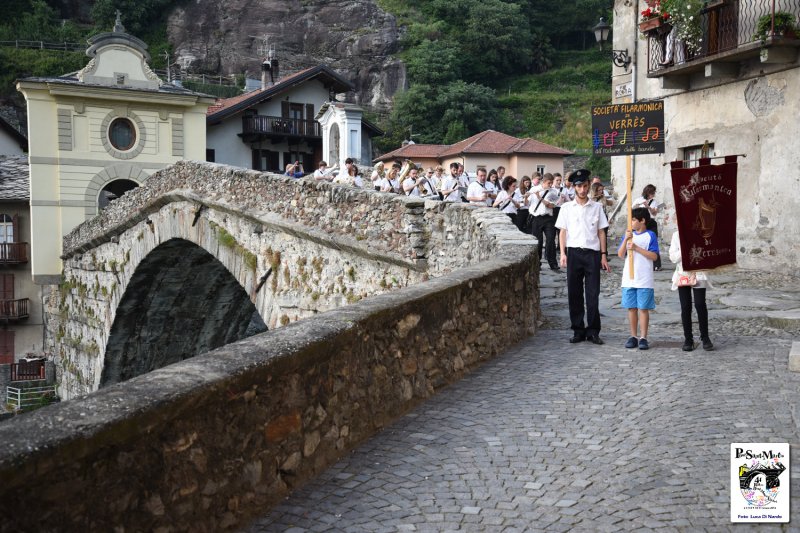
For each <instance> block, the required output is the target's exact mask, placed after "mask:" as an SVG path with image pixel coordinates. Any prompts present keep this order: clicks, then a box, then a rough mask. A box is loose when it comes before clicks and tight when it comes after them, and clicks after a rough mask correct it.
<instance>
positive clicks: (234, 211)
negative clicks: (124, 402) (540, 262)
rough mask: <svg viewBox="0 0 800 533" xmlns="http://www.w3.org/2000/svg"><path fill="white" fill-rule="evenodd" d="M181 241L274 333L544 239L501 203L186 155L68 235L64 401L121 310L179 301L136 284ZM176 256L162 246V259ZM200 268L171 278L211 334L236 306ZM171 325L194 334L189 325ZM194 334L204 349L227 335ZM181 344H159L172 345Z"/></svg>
mask: <svg viewBox="0 0 800 533" xmlns="http://www.w3.org/2000/svg"><path fill="white" fill-rule="evenodd" d="M287 200H288V201H287ZM173 239H179V240H183V241H186V242H190V243H192V244H193V245H196V246H197V247H200V248H201V249H202V250H205V251H206V252H208V254H210V255H211V256H213V258H215V259H216V260H217V261H219V262H220V263H221V264H222V265H224V267H225V269H227V271H228V272H230V274H231V275H232V276H233V278H235V279H236V280H237V281H238V284H239V285H240V286H241V287H242V288H243V289H244V291H245V293H243V294H245V298H248V297H249V299H250V301H252V302H253V304H254V305H255V309H256V310H257V311H258V313H259V314H260V317H261V318H262V319H263V321H264V322H265V323H266V325H267V326H268V327H269V328H270V329H273V328H275V327H278V326H281V325H286V324H288V323H290V322H294V321H297V320H299V319H301V318H306V317H309V316H312V315H314V314H316V313H319V312H323V311H326V310H329V309H334V308H338V307H342V306H344V305H346V304H349V303H353V302H356V301H358V300H360V299H362V298H365V297H368V296H371V295H375V294H381V293H384V292H387V291H390V290H395V289H398V288H401V287H405V286H408V285H412V284H414V283H418V282H421V281H424V280H426V279H429V278H432V277H436V276H440V275H442V274H443V273H446V272H449V271H452V270H454V269H458V268H461V267H464V266H466V265H472V264H476V263H478V262H481V261H485V260H487V259H490V258H492V257H495V256H497V255H498V254H499V253H500V252H501V251H502V250H503V249H505V248H507V247H508V246H511V247H514V246H516V247H521V248H529V247H530V246H531V245H532V244H533V243H534V242H535V241H533V240H532V239H531V238H530V237H528V236H525V235H522V234H520V233H519V232H517V231H516V229H515V228H513V226H511V225H510V224H509V222H508V220H507V218H506V217H505V215H502V214H501V213H498V212H497V211H495V210H490V209H477V208H475V207H473V206H467V205H462V204H443V203H441V202H423V201H420V200H419V199H413V198H407V197H404V196H397V195H389V194H383V193H376V192H374V191H368V190H359V189H353V188H350V187H341V186H335V185H331V184H328V183H318V182H313V181H309V180H293V179H290V178H286V177H284V176H275V175H268V174H263V173H259V172H253V171H248V170H243V169H234V168H232V167H226V166H221V165H213V164H207V163H194V162H181V163H178V164H176V165H174V166H172V167H170V168H167V169H165V170H162V171H160V172H158V173H156V174H154V175H153V176H151V177H150V178H149V179H148V181H147V183H146V184H145V186H143V187H141V188H138V189H135V190H133V191H131V192H129V193H128V194H126V195H125V196H123V197H122V198H120V199H119V200H117V201H115V202H114V203H112V204H111V206H110V207H109V208H108V209H106V210H105V211H103V213H102V214H101V215H99V216H98V217H95V218H94V219H92V220H90V221H88V222H87V223H85V224H83V225H81V226H79V227H78V228H76V230H75V231H73V232H72V233H71V234H70V235H68V236H67V237H66V238H65V242H64V250H65V252H64V260H65V270H64V282H63V283H62V284H61V286H60V287H59V289H58V290H57V291H52V292H51V295H50V298H49V299H48V301H47V306H46V315H47V318H48V320H47V325H46V332H47V335H46V337H47V340H48V348H49V350H50V351H51V352H52V353H54V354H55V355H56V356H57V357H56V361H57V363H58V365H59V378H60V380H59V393H60V394H61V396H62V397H64V398H72V397H76V396H79V395H82V394H86V393H88V392H92V391H94V390H96V389H97V388H98V387H99V386H100V385H101V378H102V374H103V372H104V368H105V367H106V366H107V360H106V357H107V354H108V353H109V351H112V352H113V351H114V349H115V348H113V347H112V349H109V342H110V337H111V336H112V326H113V325H114V324H115V320H117V318H118V309H119V308H120V305H122V308H123V309H125V308H130V307H132V306H133V305H134V304H136V303H137V302H138V301H139V300H141V301H142V305H146V306H147V308H148V309H149V311H150V312H151V313H158V311H159V310H158V309H157V307H158V306H159V305H161V306H164V307H165V310H164V311H165V312H166V311H167V309H166V308H167V307H172V306H174V305H176V304H175V302H174V301H173V300H169V299H166V298H163V299H161V298H154V296H153V294H148V293H146V291H148V290H151V289H150V286H151V285H153V284H155V283H157V282H158V280H157V279H156V278H155V275H153V280H152V281H150V280H141V279H140V280H138V282H137V281H136V280H134V278H133V276H134V275H135V274H136V273H137V272H139V273H140V275H141V272H142V270H143V269H144V268H145V267H142V268H141V269H140V265H142V264H143V261H146V260H147V258H148V257H150V258H152V257H155V256H154V255H151V254H154V251H156V252H157V251H158V250H159V249H160V248H159V247H162V246H163V245H164V244H165V243H168V242H171V240H173ZM501 244H502V245H501ZM162 249H163V248H162ZM171 253H172V254H176V253H182V250H181V249H180V248H177V249H175V250H173V251H172V252H171ZM169 259H170V258H169V256H168V254H167V253H166V252H164V254H163V257H160V258H159V259H158V261H161V262H166V261H168V260H169ZM157 266H158V265H155V266H154V268H153V270H156V269H157ZM200 272H202V271H200V270H195V269H193V268H186V271H185V272H183V273H182V274H181V275H182V279H175V278H176V277H177V276H178V274H174V275H171V277H170V279H169V281H170V283H171V284H172V285H181V286H182V287H184V292H187V291H188V292H191V293H192V294H193V295H194V296H193V297H194V298H195V299H194V300H192V301H191V302H190V304H191V306H193V307H194V308H195V309H196V310H198V314H200V315H202V316H205V317H207V324H205V325H204V326H205V329H206V330H209V329H211V330H213V329H214V327H213V326H214V325H215V324H216V325H221V326H222V325H224V324H225V322H226V321H229V320H230V310H229V308H230V307H234V308H235V307H236V306H237V305H239V304H236V303H235V302H234V303H232V304H231V305H230V306H228V308H220V307H219V306H218V305H217V303H218V300H215V299H214V298H212V296H213V294H212V293H211V291H210V290H209V291H207V292H209V296H208V297H205V298H204V297H202V296H198V295H196V293H198V292H203V291H204V290H205V286H208V285H209V284H211V283H212V282H213V281H214V279H216V278H209V280H208V282H207V283H205V285H204V284H203V282H202V280H200V281H198V280H196V279H193V278H195V277H196V276H198V275H200V274H199V273H200ZM267 272H271V274H270V275H269V278H268V279H265V278H264V276H265V274H266V273H267ZM132 280H134V283H133V285H131V283H132ZM189 287H191V290H189ZM137 291H139V292H141V293H142V294H141V295H138V294H136V293H137ZM125 299H127V300H125ZM145 302H146V303H145ZM209 324H211V325H209ZM136 327H139V326H137V325H136V324H132V325H131V326H130V327H129V329H131V330H132V329H135V328H136ZM173 332H174V334H175V335H176V336H177V335H184V332H183V331H182V330H181V329H178V328H173ZM235 338H240V337H239V336H234V339H235ZM223 340H224V339H223ZM194 341H195V342H196V343H197V346H196V347H195V348H194V352H195V353H197V352H202V351H208V349H210V348H213V347H216V346H219V345H220V344H223V343H224V342H223V341H220V340H219V339H217V340H216V341H214V340H206V339H204V338H198V339H194ZM112 342H113V339H112ZM181 343H182V341H181V340H180V339H168V338H165V339H163V341H162V342H160V344H161V346H162V348H163V349H164V351H167V352H174V351H175V350H172V349H171V347H172V346H176V345H177V344H181ZM191 355H194V353H192V354H191ZM181 358H183V357H178V358H177V359H174V360H180V359H181ZM174 360H169V359H164V360H162V363H163V364H166V363H169V362H174ZM164 361H166V362H164ZM163 364H156V367H158V366H163ZM112 382H113V380H112Z"/></svg>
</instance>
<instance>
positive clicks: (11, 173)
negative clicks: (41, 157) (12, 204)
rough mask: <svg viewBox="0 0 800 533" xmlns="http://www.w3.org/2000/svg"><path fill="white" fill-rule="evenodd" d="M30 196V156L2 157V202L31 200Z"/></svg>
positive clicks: (0, 158) (0, 183)
mask: <svg viewBox="0 0 800 533" xmlns="http://www.w3.org/2000/svg"><path fill="white" fill-rule="evenodd" d="M30 195H31V193H30V167H29V166H28V156H27V155H14V156H0V200H29V199H30Z"/></svg>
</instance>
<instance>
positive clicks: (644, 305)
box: [622, 287, 656, 309]
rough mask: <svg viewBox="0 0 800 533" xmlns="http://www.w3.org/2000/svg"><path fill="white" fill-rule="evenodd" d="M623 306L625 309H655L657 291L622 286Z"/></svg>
mask: <svg viewBox="0 0 800 533" xmlns="http://www.w3.org/2000/svg"><path fill="white" fill-rule="evenodd" d="M622 307H624V308H625V309H655V308H656V297H655V291H654V290H653V289H636V288H633V287H622Z"/></svg>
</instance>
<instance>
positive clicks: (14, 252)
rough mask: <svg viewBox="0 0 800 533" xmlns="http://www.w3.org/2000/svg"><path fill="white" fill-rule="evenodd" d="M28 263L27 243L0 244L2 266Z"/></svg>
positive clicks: (0, 262)
mask: <svg viewBox="0 0 800 533" xmlns="http://www.w3.org/2000/svg"><path fill="white" fill-rule="evenodd" d="M27 262H28V243H27V242H0V264H4V265H9V264H20V263H27Z"/></svg>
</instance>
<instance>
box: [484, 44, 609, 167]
mask: <svg viewBox="0 0 800 533" xmlns="http://www.w3.org/2000/svg"><path fill="white" fill-rule="evenodd" d="M553 63H554V67H553V68H552V69H551V70H550V71H548V72H546V73H544V74H538V75H522V76H516V77H513V78H509V79H508V80H507V81H508V89H507V92H504V93H503V94H502V95H501V96H500V98H499V102H498V103H499V105H500V106H501V107H503V108H505V109H507V110H508V111H509V112H510V114H511V119H510V120H509V121H507V123H506V128H507V129H506V130H505V131H506V133H509V134H512V135H519V136H530V137H534V138H536V139H538V140H540V141H542V142H545V143H548V144H553V145H555V146H560V147H563V148H566V149H568V150H573V151H576V152H587V153H588V152H589V151H590V150H591V106H592V105H600V104H604V103H607V102H608V101H609V100H610V98H611V62H610V61H609V60H608V57H607V56H605V55H604V54H602V53H600V52H599V51H596V50H591V51H587V52H579V51H569V52H558V53H557V54H556V55H555V56H554V58H553Z"/></svg>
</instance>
